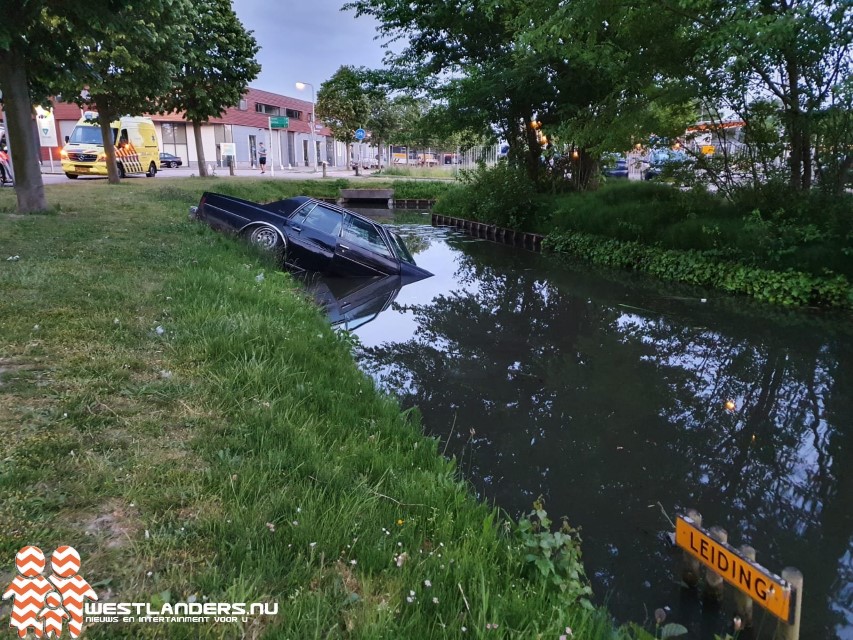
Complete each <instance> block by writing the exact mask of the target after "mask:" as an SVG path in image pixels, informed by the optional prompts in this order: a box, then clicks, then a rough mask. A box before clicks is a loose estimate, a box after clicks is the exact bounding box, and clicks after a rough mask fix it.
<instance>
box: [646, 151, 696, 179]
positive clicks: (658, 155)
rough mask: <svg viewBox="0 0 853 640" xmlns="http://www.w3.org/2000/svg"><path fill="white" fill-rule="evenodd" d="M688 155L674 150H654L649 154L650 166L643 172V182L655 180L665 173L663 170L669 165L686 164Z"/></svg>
mask: <svg viewBox="0 0 853 640" xmlns="http://www.w3.org/2000/svg"><path fill="white" fill-rule="evenodd" d="M686 159H687V155H686V154H685V153H684V151H675V150H673V149H653V150H652V151H650V152H649V160H648V163H649V166H648V168H647V169H646V170H645V171H643V180H654V179H655V178H657V177H658V176H660V174H661V173H662V172H663V169H664V167H665V166H666V165H668V164H678V163H681V162H684V161H685V160H686Z"/></svg>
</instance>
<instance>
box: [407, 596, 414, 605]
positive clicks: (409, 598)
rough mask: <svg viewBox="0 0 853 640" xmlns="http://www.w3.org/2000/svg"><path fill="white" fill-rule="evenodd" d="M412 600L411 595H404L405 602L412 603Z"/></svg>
mask: <svg viewBox="0 0 853 640" xmlns="http://www.w3.org/2000/svg"><path fill="white" fill-rule="evenodd" d="M414 601H415V599H414V598H413V597H412V596H406V602H408V603H409V604H412V603H413V602H414Z"/></svg>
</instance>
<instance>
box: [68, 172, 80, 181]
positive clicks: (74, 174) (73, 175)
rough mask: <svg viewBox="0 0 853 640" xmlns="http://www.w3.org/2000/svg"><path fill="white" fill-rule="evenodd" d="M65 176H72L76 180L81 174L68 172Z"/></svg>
mask: <svg viewBox="0 0 853 640" xmlns="http://www.w3.org/2000/svg"><path fill="white" fill-rule="evenodd" d="M65 177H67V178H71V179H72V180H76V179H77V178H79V177H80V176H78V175H77V174H76V173H66V174H65Z"/></svg>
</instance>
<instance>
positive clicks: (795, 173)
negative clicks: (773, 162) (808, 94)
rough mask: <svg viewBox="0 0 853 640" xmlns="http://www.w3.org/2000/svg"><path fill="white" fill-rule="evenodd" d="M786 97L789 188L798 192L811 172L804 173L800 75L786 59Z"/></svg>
mask: <svg viewBox="0 0 853 640" xmlns="http://www.w3.org/2000/svg"><path fill="white" fill-rule="evenodd" d="M786 66H787V72H788V95H789V98H788V100H789V104H788V105H787V107H788V109H789V110H790V112H789V113H788V137H789V140H790V142H791V175H790V184H791V188H792V189H794V190H795V191H799V190H801V189H803V188H804V187H806V188H807V185H806V183H807V181H808V183H809V185H810V183H811V171H808V172H806V171H804V167H805V165H806V164H807V163H810V158H809V153H808V146H809V145H808V140H807V139H806V136H807V134H806V131H805V126H804V121H803V114H802V112H801V111H800V73H799V68H798V67H797V63H796V61H794V60H792V59H790V58H789V59H788V62H787V65H786Z"/></svg>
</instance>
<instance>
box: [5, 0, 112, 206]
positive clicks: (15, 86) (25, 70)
mask: <svg viewBox="0 0 853 640" xmlns="http://www.w3.org/2000/svg"><path fill="white" fill-rule="evenodd" d="M126 3H127V0H28V1H27V2H20V0H0V15H2V16H3V19H2V20H0V91H2V93H3V109H4V111H5V122H6V131H7V136H8V138H9V141H10V144H11V146H12V162H13V166H14V170H15V194H16V196H17V200H18V205H17V208H18V211H19V212H20V213H31V212H34V211H42V210H45V209H47V206H48V205H47V199H46V197H45V194H44V183H43V182H42V177H41V169H40V167H39V149H38V147H36V146H35V145H34V144H33V143H32V117H33V109H32V105H33V104H34V103H40V102H45V101H46V100H47V99H48V98H49V97H50V96H51V95H53V94H54V93H56V92H57V86H58V84H59V83H60V82H61V81H62V80H67V79H69V78H72V77H78V76H79V75H80V74H81V73H82V72H83V71H84V66H83V61H82V56H81V54H80V49H79V38H80V36H81V34H84V33H87V32H91V31H97V30H101V29H106V28H108V27H109V25H110V24H111V21H112V16H113V15H114V14H115V13H116V12H118V11H120V10H121V9H122V7H123V6H124V5H125V4H126ZM79 91H80V86H79V85H78V86H76V87H75V89H74V91H73V92H72V93H73V94H74V95H76V94H77V93H78V92H79ZM68 95H71V94H68Z"/></svg>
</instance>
